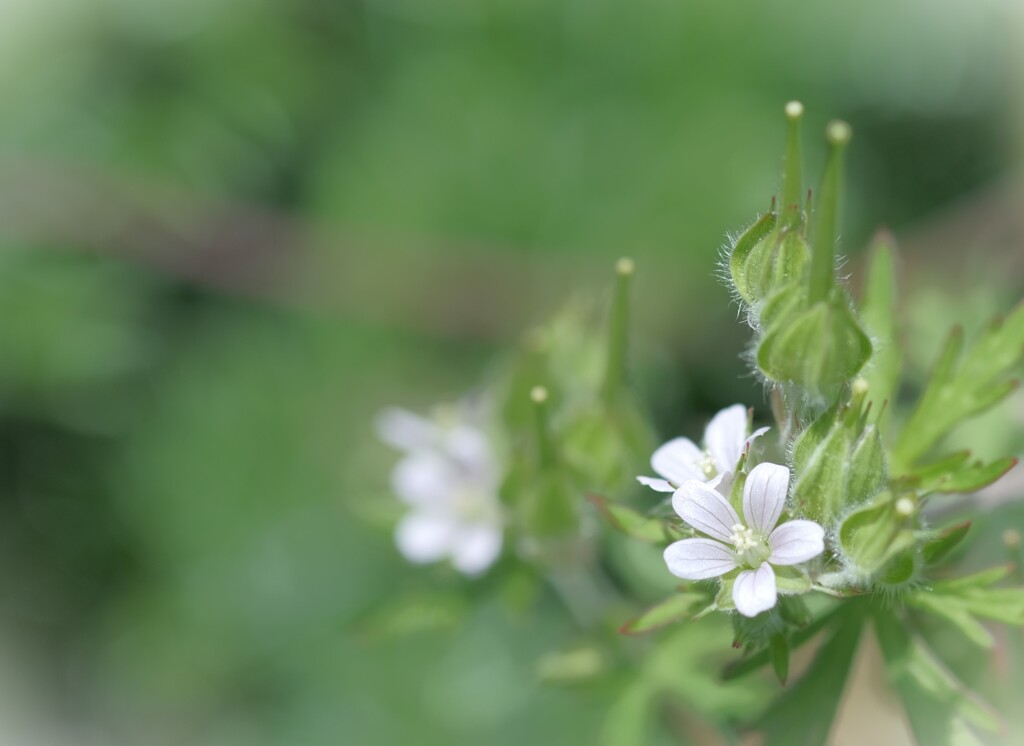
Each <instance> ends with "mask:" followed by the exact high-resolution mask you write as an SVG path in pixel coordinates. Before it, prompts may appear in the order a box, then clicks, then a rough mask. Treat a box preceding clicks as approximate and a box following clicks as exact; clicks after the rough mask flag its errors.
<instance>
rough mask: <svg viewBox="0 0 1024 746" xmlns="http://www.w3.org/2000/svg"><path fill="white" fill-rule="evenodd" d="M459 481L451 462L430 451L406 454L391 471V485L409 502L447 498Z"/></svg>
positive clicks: (439, 500) (434, 502)
mask: <svg viewBox="0 0 1024 746" xmlns="http://www.w3.org/2000/svg"><path fill="white" fill-rule="evenodd" d="M458 482H459V475H458V472H457V471H456V470H455V467H454V465H453V464H452V463H451V462H450V461H448V460H446V459H444V458H442V457H441V456H438V455H437V454H436V453H431V452H430V451H421V452H419V453H413V454H412V455H409V456H406V457H405V458H403V459H402V460H401V461H399V462H398V464H397V465H396V466H395V469H394V471H393V472H391V487H392V489H394V491H395V494H397V495H398V497H400V498H401V499H402V500H403V501H404V502H406V503H407V504H409V505H427V504H437V503H441V502H444V501H446V500H448V499H449V498H450V497H451V496H452V494H453V493H454V492H455V489H456V488H457V485H458Z"/></svg>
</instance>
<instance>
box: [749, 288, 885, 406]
mask: <svg viewBox="0 0 1024 746" xmlns="http://www.w3.org/2000/svg"><path fill="white" fill-rule="evenodd" d="M764 331H765V335H764V338H763V339H762V340H761V343H760V344H759V345H758V348H757V365H758V367H759V368H760V369H761V372H762V373H763V374H764V375H765V377H766V378H768V379H769V380H771V381H774V382H776V383H781V384H790V385H795V386H798V387H799V388H801V389H803V390H804V392H805V393H806V394H808V395H809V396H810V397H811V398H812V399H819V400H825V399H828V398H831V397H834V396H835V394H836V392H837V391H838V389H839V388H840V387H841V386H842V385H843V384H845V383H846V382H847V381H849V380H850V379H851V378H853V377H854V376H855V375H856V374H857V372H858V371H860V369H861V368H863V367H864V364H865V363H866V362H867V361H868V358H870V357H871V340H870V339H869V338H868V335H867V334H866V333H865V332H864V330H863V329H862V328H861V325H860V322H859V321H858V320H857V317H856V316H855V315H854V313H853V310H852V309H851V308H850V304H849V301H848V300H847V298H846V296H845V294H844V293H843V292H842V291H839V290H836V291H834V292H833V293H832V294H831V295H830V296H829V298H828V299H826V300H823V301H819V302H817V303H814V304H813V305H811V306H809V307H807V308H805V309H803V310H799V311H796V312H794V313H792V314H790V315H789V316H786V317H781V318H777V319H775V320H774V323H773V324H772V326H771V327H768V328H765V330H764Z"/></svg>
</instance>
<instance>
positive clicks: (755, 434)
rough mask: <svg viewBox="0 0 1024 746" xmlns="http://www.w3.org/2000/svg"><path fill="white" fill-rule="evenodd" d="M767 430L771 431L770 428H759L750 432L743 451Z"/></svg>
mask: <svg viewBox="0 0 1024 746" xmlns="http://www.w3.org/2000/svg"><path fill="white" fill-rule="evenodd" d="M769 430H771V428H770V427H759V428H757V430H755V431H754V432H752V433H751V434H750V437H749V438H747V441H746V443H744V444H743V450H747V449H748V448H750V446H752V445H753V444H754V441H755V440H757V439H758V438H760V437H761V436H762V435H764V434H765V433H766V432H768V431H769Z"/></svg>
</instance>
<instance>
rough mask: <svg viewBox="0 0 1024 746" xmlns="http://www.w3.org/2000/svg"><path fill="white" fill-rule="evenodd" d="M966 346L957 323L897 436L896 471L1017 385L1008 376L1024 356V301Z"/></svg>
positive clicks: (915, 459) (905, 468)
mask: <svg viewBox="0 0 1024 746" xmlns="http://www.w3.org/2000/svg"><path fill="white" fill-rule="evenodd" d="M963 348H964V340H963V331H962V330H961V329H959V328H956V329H954V330H953V331H952V332H951V333H950V335H949V338H948V339H947V341H946V345H945V347H944V348H943V350H942V354H941V355H940V356H939V360H938V362H937V363H936V365H935V369H934V370H933V371H932V376H931V379H930V380H929V382H928V386H927V387H926V388H925V391H924V394H922V396H921V399H920V400H919V401H918V403H917V406H916V407H915V409H914V412H913V414H912V415H911V416H910V420H909V421H908V422H907V424H906V426H905V427H904V428H903V431H902V432H901V433H900V437H899V439H898V440H897V442H896V447H895V450H894V452H893V458H894V462H895V464H896V465H897V466H898V468H897V469H895V470H894V473H897V474H902V473H904V472H907V471H908V470H909V469H910V467H911V466H912V465H913V464H914V463H915V462H917V461H918V460H919V459H920V458H921V457H923V456H924V455H925V454H927V453H928V451H930V450H931V449H932V448H933V447H934V446H935V445H936V444H938V442H939V441H940V440H941V439H942V438H944V437H945V436H946V435H947V434H948V433H949V432H950V431H951V430H952V429H953V428H954V427H956V426H957V425H958V424H960V423H961V422H963V421H964V420H966V419H968V418H970V417H973V416H974V415H976V414H979V413H981V412H983V411H985V410H986V409H989V408H991V407H992V406H994V405H995V404H997V403H998V402H1000V401H1002V399H1003V398H1005V397H1006V396H1007V395H1008V394H1009V393H1010V392H1011V391H1012V390H1013V389H1014V387H1015V383H1014V382H1013V381H1010V380H1007V378H1006V377H1007V375H1008V374H1009V373H1010V372H1011V371H1012V370H1013V369H1014V368H1015V367H1016V366H1018V365H1019V364H1020V362H1021V359H1022V358H1024V303H1022V304H1020V305H1018V306H1017V307H1016V308H1015V309H1014V310H1013V312H1012V313H1011V314H1010V315H1009V316H1008V317H1007V318H1006V319H1005V320H1002V321H1000V320H996V321H994V322H992V323H991V324H990V325H989V326H988V328H986V329H985V330H984V331H983V332H982V333H981V335H980V336H979V337H978V339H977V340H975V342H974V344H973V345H971V348H970V349H969V350H968V351H967V352H966V353H965V352H964V349H963Z"/></svg>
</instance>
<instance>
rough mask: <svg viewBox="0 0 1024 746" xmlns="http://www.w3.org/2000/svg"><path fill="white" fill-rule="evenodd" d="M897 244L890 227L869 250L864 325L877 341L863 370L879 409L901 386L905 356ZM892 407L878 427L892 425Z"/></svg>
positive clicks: (865, 283)
mask: <svg viewBox="0 0 1024 746" xmlns="http://www.w3.org/2000/svg"><path fill="white" fill-rule="evenodd" d="M895 251H896V250H895V245H894V242H893V238H892V235H891V234H890V233H889V232H888V231H879V232H878V233H877V234H876V235H875V238H874V241H873V242H872V245H871V249H870V250H869V256H868V263H867V272H866V279H865V281H864V292H863V296H862V298H861V303H860V315H861V319H862V320H863V321H864V326H865V327H866V328H867V330H868V332H869V333H870V334H871V338H872V339H873V340H874V341H875V343H876V344H875V345H874V349H873V351H872V356H871V365H870V366H868V368H867V369H866V370H865V371H864V373H863V374H862V375H863V376H864V378H865V379H867V382H868V391H870V392H871V394H870V395H871V400H872V401H873V402H874V403H875V406H876V407H878V408H879V409H881V408H882V406H883V404H884V403H885V402H886V401H889V402H891V401H892V400H893V399H894V398H895V396H896V390H897V388H898V386H899V380H900V370H901V368H902V364H903V362H902V356H901V354H900V343H899V330H898V329H897V327H896V318H897V309H896V297H897V296H896V293H897V290H896V267H895ZM891 411H892V407H885V408H884V411H883V412H882V413H881V414H880V415H879V421H878V427H879V429H880V430H882V431H883V432H886V431H887V429H888V419H889V416H890V412H891Z"/></svg>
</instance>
